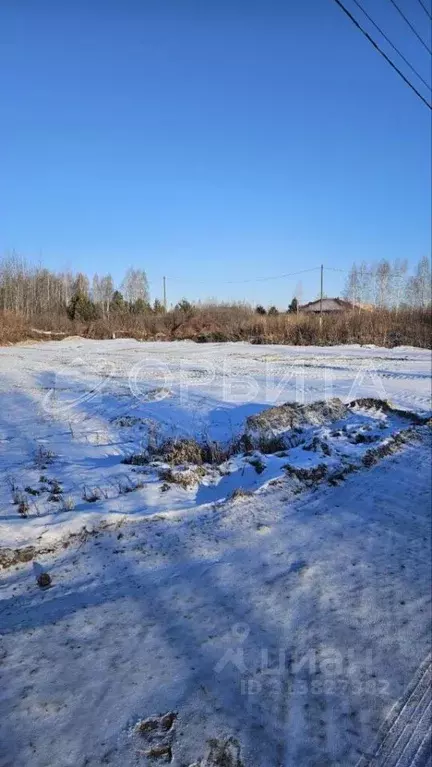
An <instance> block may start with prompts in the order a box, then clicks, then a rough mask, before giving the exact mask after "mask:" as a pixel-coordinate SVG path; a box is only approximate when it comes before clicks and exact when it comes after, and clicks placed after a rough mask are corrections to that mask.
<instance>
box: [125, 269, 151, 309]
mask: <svg viewBox="0 0 432 767" xmlns="http://www.w3.org/2000/svg"><path fill="white" fill-rule="evenodd" d="M121 289H122V293H123V295H124V296H125V298H126V300H127V301H129V302H130V303H131V304H133V303H135V301H138V299H141V300H142V301H145V302H148V300H149V289H148V282H147V275H146V273H145V271H144V270H143V269H132V268H130V269H128V270H127V272H126V275H125V278H124V280H123V282H122V285H121Z"/></svg>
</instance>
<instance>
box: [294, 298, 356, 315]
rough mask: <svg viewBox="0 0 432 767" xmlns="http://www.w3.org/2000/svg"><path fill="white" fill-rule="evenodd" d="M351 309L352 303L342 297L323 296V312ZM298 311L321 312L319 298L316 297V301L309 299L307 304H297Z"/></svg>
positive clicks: (329, 312)
mask: <svg viewBox="0 0 432 767" xmlns="http://www.w3.org/2000/svg"><path fill="white" fill-rule="evenodd" d="M351 309H354V304H352V303H351V302H350V301H344V300H343V299H342V298H323V300H322V312H323V314H336V313H340V312H348V311H351ZM299 312H305V313H308V314H319V313H320V312H321V301H320V299H319V298H318V299H317V300H316V301H310V302H309V303H308V304H303V306H299Z"/></svg>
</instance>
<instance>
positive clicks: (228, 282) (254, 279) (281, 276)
mask: <svg viewBox="0 0 432 767" xmlns="http://www.w3.org/2000/svg"><path fill="white" fill-rule="evenodd" d="M320 268H321V267H319V266H314V267H313V268H312V269H301V270H300V271H298V272H290V273H288V274H276V275H274V276H272V277H252V278H251V279H249V280H222V281H221V282H218V284H219V285H244V284H246V283H250V282H268V281H269V280H281V279H284V278H285V277H296V276H297V275H299V274H306V272H316V271H318V269H320ZM167 280H171V281H174V282H184V283H187V284H188V285H191V284H193V285H208V280H198V281H196V280H192V281H191V280H185V279H184V277H167Z"/></svg>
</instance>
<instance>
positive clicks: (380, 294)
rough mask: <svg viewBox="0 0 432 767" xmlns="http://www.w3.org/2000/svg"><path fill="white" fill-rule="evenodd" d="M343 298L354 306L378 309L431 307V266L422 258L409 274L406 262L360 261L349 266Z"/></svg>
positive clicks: (427, 260)
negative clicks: (371, 262)
mask: <svg viewBox="0 0 432 767" xmlns="http://www.w3.org/2000/svg"><path fill="white" fill-rule="evenodd" d="M344 297H345V298H346V299H347V300H348V301H351V302H352V303H353V304H355V305H360V306H361V305H370V306H375V307H378V308H380V309H384V308H386V309H401V308H416V309H425V308H427V307H430V305H431V265H430V260H429V258H427V256H425V257H424V258H422V259H421V260H420V261H419V262H418V263H417V265H416V267H415V269H414V273H413V274H409V272H408V262H407V261H406V260H400V259H396V260H395V261H393V262H391V261H388V260H386V259H382V260H381V261H379V262H378V263H377V264H368V263H366V262H365V261H363V262H362V263H361V264H360V265H357V264H355V263H354V264H353V265H352V267H351V269H350V271H349V274H348V278H347V282H346V286H345V291H344Z"/></svg>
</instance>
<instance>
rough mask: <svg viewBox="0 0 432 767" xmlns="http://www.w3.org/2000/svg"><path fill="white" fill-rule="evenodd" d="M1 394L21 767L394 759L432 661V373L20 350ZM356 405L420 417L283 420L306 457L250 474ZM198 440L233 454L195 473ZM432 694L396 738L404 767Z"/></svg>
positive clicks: (196, 356)
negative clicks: (296, 416) (176, 452)
mask: <svg viewBox="0 0 432 767" xmlns="http://www.w3.org/2000/svg"><path fill="white" fill-rule="evenodd" d="M0 376H1V378H0V404H1V407H0V467H1V470H2V474H1V480H0V565H1V564H3V565H4V566H5V567H4V569H3V570H2V571H0V572H1V575H0V595H1V600H0V765H1V767H6V765H8V766H9V765H10V766H12V765H14V767H15V766H17V767H24V766H25V767H27V765H32V766H33V765H35V767H48V766H50V767H51V766H52V767H69V766H72V765H73V767H85V765H88V766H93V765H100V764H109V765H135V764H137V765H143V767H147V766H149V765H157V764H162V763H164V762H165V761H170V760H171V763H172V764H173V765H174V767H189V765H193V764H197V765H202V767H204V765H206V766H207V765H208V766H209V767H210V765H211V766H212V767H213V765H221V766H222V767H223V766H225V767H240V765H241V766H242V767H243V765H244V767H288V766H289V767H308V766H309V765H316V766H317V767H318V765H320V767H321V766H324V767H325V766H326V765H328V766H330V765H339V766H340V767H345V765H346V766H347V767H350V766H351V765H353V767H354V766H355V765H357V763H358V762H359V759H360V758H361V757H362V755H363V754H365V753H371V752H372V751H373V749H374V741H375V738H376V736H377V732H378V729H379V727H380V726H381V724H382V722H383V720H384V719H385V717H386V716H387V715H388V714H389V713H390V712H391V710H392V706H393V705H394V704H395V702H396V701H397V700H398V699H399V698H400V697H401V696H403V695H404V690H405V688H406V686H407V685H408V684H409V682H410V680H411V678H412V676H413V674H415V672H416V670H417V669H418V667H419V666H420V664H421V663H422V662H423V661H424V658H425V656H426V655H427V652H428V649H430V639H429V637H430V634H429V631H430V617H431V606H430V593H431V578H430V496H431V476H430V443H429V430H428V427H427V426H422V425H419V424H417V423H415V422H414V421H415V419H414V420H413V419H412V418H410V416H409V412H406V411H411V412H413V413H415V414H420V415H422V416H427V415H428V414H429V413H430V386H431V362H430V353H429V352H428V351H426V350H419V349H412V348H401V347H399V348H396V349H380V348H376V347H368V348H365V347H359V346H340V347H331V348H330V347H326V348H319V347H286V346H252V345H248V344H204V345H197V344H194V343H191V342H178V343H172V344H171V343H146V344H143V343H139V342H136V341H132V340H121V341H106V342H100V341H87V340H83V339H71V340H66V341H62V342H52V343H51V342H50V343H41V344H29V345H24V344H23V345H20V346H15V347H9V348H4V349H0ZM332 398H339V399H340V400H341V401H342V403H349V402H352V401H353V400H359V399H361V398H374V399H382V400H389V401H390V402H391V404H392V405H394V407H395V408H399V409H401V410H402V411H403V412H399V411H398V410H390V409H385V408H376V407H373V406H372V405H370V406H368V405H367V403H363V404H360V405H359V404H357V405H355V406H352V407H350V408H346V407H345V406H344V405H343V404H342V403H340V404H339V405H338V404H337V401H336V405H335V406H334V407H335V408H336V409H335V410H334V411H332V413H331V414H330V415H328V414H327V416H325V417H323V418H319V417H317V416H316V415H315V414H314V410H313V404H312V407H311V409H310V412H309V410H308V411H307V412H308V413H309V415H310V414H311V413H312V415H311V417H310V420H309V422H308V423H307V424H306V425H305V426H301V427H300V428H297V429H288V430H287V424H286V423H285V424H283V423H282V422H280V423H279V426H278V425H277V422H276V421H275V422H273V421H272V424H271V429H270V431H271V434H265V435H264V436H265V437H266V439H267V438H270V437H276V438H278V437H279V436H281V435H282V437H286V435H287V433H288V432H289V439H288V440H287V442H286V444H285V445H284V446H283V447H284V449H278V450H276V452H274V449H273V450H272V451H271V452H268V451H267V450H266V449H265V444H264V443H263V442H262V441H261V442H259V441H257V442H254V443H253V444H250V445H248V449H244V450H241V449H240V448H238V449H236V450H234V448H233V446H234V445H236V444H237V441H238V439H239V438H240V437H241V436H242V435H243V436H244V435H245V434H247V435H248V437H250V438H251V439H252V442H253V439H254V438H255V437H256V426H257V423H258V425H259V426H260V428H262V429H264V431H265V418H266V417H267V415H266V410H267V409H268V408H269V407H271V406H274V405H281V404H282V403H285V402H297V403H305V404H306V405H308V404H311V403H315V402H316V401H319V400H332ZM259 414H262V415H263V420H262V421H260V419H259V418H258V419H257V418H256V416H259ZM277 418H279V411H278V412H277ZM263 424H264V425H263ZM275 424H276V425H275ZM264 431H263V432H262V434H261V437H262V436H263V434H264ZM401 435H402V437H401ZM185 438H194V439H195V440H197V441H198V442H199V443H205V444H211V443H212V441H217V443H218V449H219V450H221V451H223V450H225V451H226V455H224V456H221V458H220V460H218V461H214V462H213V464H212V465H207V463H204V465H203V466H201V465H200V466H198V467H197V466H190V465H188V466H180V467H174V468H172V467H171V468H170V467H169V466H168V465H167V463H166V462H164V459H163V456H161V455H159V454H158V452H157V451H158V449H159V448H160V446H161V445H162V444H163V442H164V440H166V439H170V440H181V439H185ZM149 445H150V446H153V450H154V455H152V456H149V457H148V458H149V460H147V454H146V450H147V448H148V446H149ZM389 446H390V448H391V449H387V448H389ZM393 448H394V450H393ZM371 451H372V453H373V452H374V451H375V453H376V455H372V453H371ZM386 453H392V454H391V455H385V454H386ZM371 455H372V458H373V460H372V459H371V460H369V458H370V457H371ZM131 456H132V457H133V458H132V463H124V462H123V461H124V460H125V459H126V460H128V459H130V458H131ZM137 456H138V458H137ZM141 458H142V460H141ZM189 475H190V477H191V481H187V482H183V481H181V482H180V484H179V482H178V481H177V480H178V479H179V478H180V480H183V478H185V479H188V478H189ZM183 485H185V486H183ZM235 491H237V493H236V492H235ZM240 491H241V492H240ZM233 492H234V496H233ZM18 548H19V549H20V551H19V552H17V551H15V550H16V549H18ZM25 558H28V559H29V561H28V562H22V561H21V562H20V560H22V559H25ZM41 570H45V571H48V573H49V574H50V576H51V579H52V585H51V587H50V588H48V589H46V590H43V589H40V588H39V587H38V585H37V583H36V577H37V575H38V573H39V572H40V571H41ZM422 680H423V677H422ZM421 684H424V680H423V681H421V682H418V683H417V682H416V683H415V685H417V686H414V687H413V688H412V689H414V693H412V695H417V698H419V701H420V702H419V707H418V708H417V709H415V707H414V706H412V705H411V702H412V701H411V698H407V700H409V701H411V702H410V705H409V707H408V708H409V710H410V711H411V709H412V710H413V718H412V720H409V721H406V720H404V719H403V717H402V718H401V716H399V715H398V716H396V714H393V720H392V724H391V726H389V727H388V728H387V729H388V730H389V732H390V733H391V734H393V733H396V734H397V737H396V735H395V737H394V743H392V744H391V745H392V748H393V752H392V753H393V756H394V754H395V753H396V754H397V755H399V757H400V767H402V766H403V765H404V764H405V763H406V765H407V766H408V765H410V764H414V762H413V761H412V760H411V761H407V759H411V756H412V751H413V749H414V750H415V749H416V748H417V744H418V743H420V742H421V741H422V738H423V734H424V728H425V721H426V720H425V718H424V716H422V715H421V712H422V711H423V710H425V705H424V703H425V700H424V696H423V697H421V696H420V692H421V691H422V689H423V688H422V687H421ZM419 685H420V686H419ZM410 694H411V693H410ZM407 695H408V693H407ZM417 698H416V700H417ZM406 708H407V707H406V706H405V708H404V710H406ZM395 710H396V709H395ZM416 711H417V714H418V716H417V717H416ZM166 712H175V714H176V717H175V718H174V717H168V719H167V720H161V721H159V722H158V721H157V720H156V719H150V720H149V721H148V722H146V723H145V724H144V725H143V726H142V727H141V730H140V731H138V730H137V729H136V725H137V723H139V722H140V721H142V720H146V719H148V718H149V717H155V716H156V715H160V714H164V713H166ZM417 719H418V722H417ZM164 722H165V723H164ZM166 722H168V724H166ZM426 725H427V722H426ZM392 737H393V735H392ZM211 739H213V740H214V739H216V741H217V742H209V741H211ZM224 744H225V745H224ZM395 749H396V750H395ZM239 751H240V756H238V752H239ZM383 753H384V752H383ZM228 754H231V756H229V755H228ZM420 756H421V755H420ZM420 756H419V759H420ZM421 758H423V757H421ZM403 760H405V761H403ZM393 763H394V764H396V762H395V761H394V762H388V767H390V765H391V764H393ZM374 764H375V762H374ZM376 764H377V765H378V764H381V762H378V761H377V762H376ZM382 764H384V761H383V760H382ZM416 764H417V762H416ZM418 764H420V762H418ZM386 765H387V762H386Z"/></svg>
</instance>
